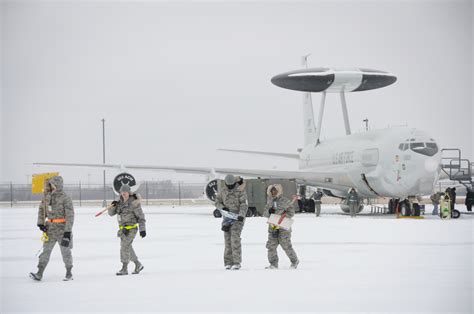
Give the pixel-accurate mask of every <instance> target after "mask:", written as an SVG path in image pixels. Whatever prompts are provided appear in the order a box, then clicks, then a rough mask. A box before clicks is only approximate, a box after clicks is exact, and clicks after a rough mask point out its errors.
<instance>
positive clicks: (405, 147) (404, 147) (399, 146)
mask: <svg viewBox="0 0 474 314" xmlns="http://www.w3.org/2000/svg"><path fill="white" fill-rule="evenodd" d="M398 149H399V150H407V149H408V144H407V143H401V144H400V145H398Z"/></svg>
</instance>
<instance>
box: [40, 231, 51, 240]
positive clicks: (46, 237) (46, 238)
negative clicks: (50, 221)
mask: <svg viewBox="0 0 474 314" xmlns="http://www.w3.org/2000/svg"><path fill="white" fill-rule="evenodd" d="M41 241H43V242H48V241H49V237H48V234H47V233H46V232H43V235H42V236H41Z"/></svg>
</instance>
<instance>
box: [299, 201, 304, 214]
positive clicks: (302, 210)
mask: <svg viewBox="0 0 474 314" xmlns="http://www.w3.org/2000/svg"><path fill="white" fill-rule="evenodd" d="M298 208H299V209H300V212H301V213H302V212H304V206H303V202H302V201H301V200H298Z"/></svg>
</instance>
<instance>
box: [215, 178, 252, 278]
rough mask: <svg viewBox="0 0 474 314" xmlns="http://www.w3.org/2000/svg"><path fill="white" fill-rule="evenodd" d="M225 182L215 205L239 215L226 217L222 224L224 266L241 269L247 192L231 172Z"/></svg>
mask: <svg viewBox="0 0 474 314" xmlns="http://www.w3.org/2000/svg"><path fill="white" fill-rule="evenodd" d="M224 183H225V184H224V186H223V187H222V189H220V191H219V193H218V194H217V197H216V202H215V206H216V208H217V209H220V210H224V211H228V212H230V213H234V214H236V215H238V216H237V220H233V221H231V220H230V219H224V221H223V224H222V231H224V244H225V248H224V266H225V269H228V270H229V269H230V270H239V269H240V268H241V264H242V245H241V237H240V235H241V233H242V229H243V227H244V223H245V216H246V215H247V210H248V202H247V193H246V192H245V186H244V185H239V184H238V182H237V179H236V178H235V177H234V176H233V175H231V174H228V175H226V177H225V179H224Z"/></svg>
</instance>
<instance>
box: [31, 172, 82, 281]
mask: <svg viewBox="0 0 474 314" xmlns="http://www.w3.org/2000/svg"><path fill="white" fill-rule="evenodd" d="M73 224H74V207H73V205H72V200H71V198H70V197H69V196H68V195H67V194H66V193H65V192H64V191H63V178H62V177H61V176H55V177H52V178H50V179H49V180H47V181H46V183H45V192H44V197H43V200H42V201H41V204H40V206H39V209H38V221H37V226H38V228H39V229H40V230H41V231H43V233H44V235H43V252H42V253H41V254H40V256H39V261H38V271H37V272H36V273H30V277H31V279H33V280H36V281H40V280H41V279H42V278H43V272H44V270H45V268H46V265H48V262H49V258H50V256H51V252H52V251H53V248H54V246H55V245H56V242H59V248H60V249H61V255H62V257H63V262H64V265H65V266H66V276H65V277H64V279H63V280H64V281H69V280H72V279H73V277H72V272H71V270H72V253H71V249H72V226H73Z"/></svg>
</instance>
